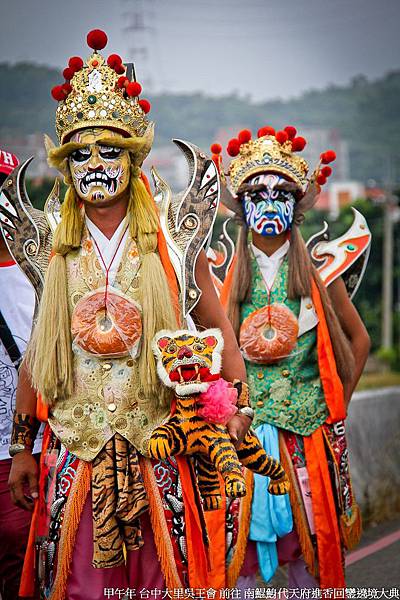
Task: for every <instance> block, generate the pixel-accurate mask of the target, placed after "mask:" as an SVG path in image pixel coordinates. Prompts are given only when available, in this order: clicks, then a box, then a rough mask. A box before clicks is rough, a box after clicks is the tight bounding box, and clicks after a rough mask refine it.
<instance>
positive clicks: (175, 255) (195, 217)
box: [151, 140, 220, 318]
mask: <svg viewBox="0 0 400 600" xmlns="http://www.w3.org/2000/svg"><path fill="white" fill-rule="evenodd" d="M173 141H174V143H175V144H176V145H177V146H178V148H179V149H180V150H181V151H182V152H183V154H184V155H185V158H186V160H187V163H188V166H189V184H188V187H187V189H186V190H185V191H183V192H181V193H179V194H176V195H174V194H172V191H171V188H170V187H169V185H168V184H167V183H166V182H165V181H164V180H163V179H162V178H161V176H160V175H159V174H158V173H157V171H156V170H155V169H154V168H152V170H151V174H152V177H153V181H154V185H155V196H154V199H155V201H156V203H157V205H158V208H159V211H160V224H161V228H162V231H163V233H164V236H165V239H166V243H167V247H168V253H169V257H170V260H171V262H172V265H173V267H174V270H175V273H176V276H177V278H178V281H179V285H180V289H181V296H182V309H183V318H186V317H187V316H188V315H189V313H190V312H191V311H192V310H193V309H194V308H195V306H196V304H197V303H198V301H199V300H200V296H201V290H200V288H199V287H198V286H197V283H196V278H195V267H196V262H197V257H198V255H199V253H200V251H201V249H202V248H203V247H205V246H207V244H208V242H209V239H210V237H211V232H212V228H213V225H214V221H215V218H216V216H217V210H218V204H219V198H220V182H219V175H218V171H217V168H216V166H215V164H214V163H213V161H212V160H211V159H210V158H209V157H208V156H206V155H205V154H204V153H203V152H202V151H201V150H200V149H199V148H198V147H197V146H195V145H194V144H191V143H189V142H185V141H183V140H173Z"/></svg>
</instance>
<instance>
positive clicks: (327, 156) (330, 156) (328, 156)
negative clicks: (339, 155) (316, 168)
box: [320, 150, 336, 165]
mask: <svg viewBox="0 0 400 600" xmlns="http://www.w3.org/2000/svg"><path fill="white" fill-rule="evenodd" d="M320 158H321V162H322V164H323V165H327V164H329V163H331V162H333V161H334V160H336V152H334V151H333V150H327V151H326V152H323V153H322V154H321V156H320Z"/></svg>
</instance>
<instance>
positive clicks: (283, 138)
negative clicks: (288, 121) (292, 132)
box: [275, 131, 289, 144]
mask: <svg viewBox="0 0 400 600" xmlns="http://www.w3.org/2000/svg"><path fill="white" fill-rule="evenodd" d="M275 138H276V140H277V141H278V142H279V143H280V144H284V143H285V142H287V141H288V139H289V136H288V134H287V132H286V131H277V132H276V134H275Z"/></svg>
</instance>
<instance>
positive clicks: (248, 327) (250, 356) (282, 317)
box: [239, 303, 299, 364]
mask: <svg viewBox="0 0 400 600" xmlns="http://www.w3.org/2000/svg"><path fill="white" fill-rule="evenodd" d="M298 333H299V323H298V321H297V319H296V317H295V315H294V314H293V313H292V311H291V310H290V309H289V308H288V307H287V306H285V305H284V304H278V303H274V304H271V305H270V304H268V305H267V306H264V307H263V308H260V309H258V310H256V311H254V312H252V313H251V314H250V315H249V316H248V317H247V318H246V319H245V320H244V321H243V323H242V326H241V328H240V337H239V341H240V349H241V350H242V352H243V354H244V357H245V358H246V359H247V360H250V361H251V362H254V363H260V364H271V363H274V362H278V361H280V360H282V358H285V357H287V356H289V354H290V353H291V352H292V350H293V349H294V347H295V346H296V343H297V335H298Z"/></svg>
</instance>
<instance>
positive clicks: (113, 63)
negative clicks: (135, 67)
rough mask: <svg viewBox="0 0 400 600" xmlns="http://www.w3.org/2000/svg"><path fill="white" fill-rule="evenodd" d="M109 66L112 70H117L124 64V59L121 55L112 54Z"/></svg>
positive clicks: (108, 62) (108, 59) (109, 58)
mask: <svg viewBox="0 0 400 600" xmlns="http://www.w3.org/2000/svg"><path fill="white" fill-rule="evenodd" d="M107 64H108V66H109V67H111V69H116V68H118V67H119V66H120V65H121V64H122V58H121V57H120V55H119V54H110V56H109V57H108V58H107Z"/></svg>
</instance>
